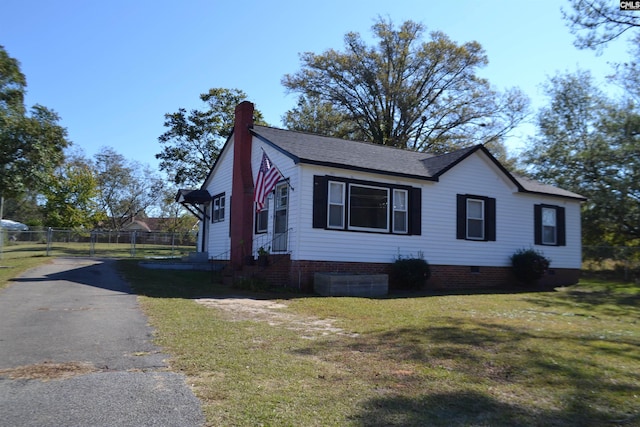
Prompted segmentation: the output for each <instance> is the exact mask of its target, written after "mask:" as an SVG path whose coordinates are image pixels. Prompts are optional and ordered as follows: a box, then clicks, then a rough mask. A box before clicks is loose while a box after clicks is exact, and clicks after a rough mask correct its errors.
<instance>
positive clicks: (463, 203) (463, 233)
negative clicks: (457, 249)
mask: <svg viewBox="0 0 640 427" xmlns="http://www.w3.org/2000/svg"><path fill="white" fill-rule="evenodd" d="M466 237H467V198H466V196H463V195H462V194H458V195H457V196H456V238H457V239H466Z"/></svg>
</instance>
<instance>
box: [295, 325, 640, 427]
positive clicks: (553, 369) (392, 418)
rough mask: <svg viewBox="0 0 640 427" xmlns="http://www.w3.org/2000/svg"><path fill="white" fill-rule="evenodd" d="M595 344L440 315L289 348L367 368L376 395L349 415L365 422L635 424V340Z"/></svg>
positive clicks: (639, 376)
mask: <svg viewBox="0 0 640 427" xmlns="http://www.w3.org/2000/svg"><path fill="white" fill-rule="evenodd" d="M443 324H445V326H442V325H443ZM601 343H602V342H590V341H585V340H584V339H583V338H582V337H581V336H580V335H571V334H567V335H565V334H563V333H553V332H549V331H538V330H536V329H528V328H519V327H513V326H506V325H497V324H492V323H489V322H478V321H475V320H463V319H455V318H446V319H442V320H441V323H439V324H438V325H433V326H425V327H420V328H401V329H397V330H392V331H387V332H382V333H377V334H371V335H366V336H361V337H359V338H358V339H356V340H344V341H343V340H339V341H336V340H333V341H330V342H324V343H323V342H322V341H318V342H316V343H312V344H310V345H308V346H307V347H306V348H303V349H299V350H298V351H297V352H298V353H299V354H304V355H312V356H314V357H318V358H327V359H329V360H342V361H345V362H344V363H346V364H347V370H358V369H362V368H361V366H372V368H369V369H372V370H375V371H376V374H375V380H374V381H375V383H376V387H377V388H378V389H379V390H380V391H381V393H379V394H380V395H379V396H376V397H373V398H370V399H368V400H366V401H365V402H364V403H363V404H362V406H361V408H360V410H359V413H358V414H357V415H356V416H355V419H356V420H358V422H359V423H360V424H361V425H363V426H393V425H402V426H414V425H415V426H418V425H434V426H468V425H491V426H511V425H536V426H537V425H540V426H542V425H563V426H564V425H568V426H601V425H624V423H626V422H627V421H625V420H633V421H630V422H636V421H640V420H638V419H637V418H635V417H637V416H638V414H639V413H638V410H637V397H634V396H638V395H639V394H640V372H639V370H638V369H639V368H640V365H639V363H638V357H637V354H638V353H639V352H640V344H639V343H638V342H635V341H633V340H622V341H617V340H616V341H613V340H612V341H609V342H606V345H607V348H608V353H607V352H602V351H601V347H600V344H601ZM354 355H356V356H354ZM350 359H354V361H353V362H351V361H350ZM350 363H353V366H351V365H349V364H350ZM398 369H401V370H403V371H404V372H405V373H404V374H403V376H402V377H401V378H400V379H399V378H398V376H397V375H395V374H394V371H395V370H398ZM439 389H445V390H454V391H450V392H446V393H445V392H439ZM470 389H472V390H470ZM424 390H432V392H431V393H429V394H425V393H424ZM512 395H513V396H515V397H516V398H515V399H511V398H510V396H512ZM523 402H526V403H523ZM541 402H544V403H541ZM549 408H553V409H549ZM621 420H622V421H621ZM623 421H624V422H623ZM628 425H634V424H628Z"/></svg>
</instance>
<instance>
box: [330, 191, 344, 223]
mask: <svg viewBox="0 0 640 427" xmlns="http://www.w3.org/2000/svg"><path fill="white" fill-rule="evenodd" d="M344 189H345V185H344V182H333V181H330V182H329V206H328V212H327V216H328V218H329V222H328V227H329V228H344Z"/></svg>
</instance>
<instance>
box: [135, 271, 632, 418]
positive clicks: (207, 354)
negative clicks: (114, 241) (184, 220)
mask: <svg viewBox="0 0 640 427" xmlns="http://www.w3.org/2000/svg"><path fill="white" fill-rule="evenodd" d="M123 269H124V270H123V271H125V273H126V275H127V277H128V278H129V280H130V281H131V282H132V283H133V284H134V287H135V289H136V290H137V291H138V292H139V293H140V294H141V295H144V296H142V297H141V303H142V305H143V307H144V309H145V310H146V312H147V314H148V315H149V317H150V319H151V322H152V324H153V325H154V326H155V328H156V330H157V341H158V343H159V344H160V345H162V346H163V347H164V348H165V349H166V350H167V351H168V352H169V353H170V354H171V355H172V356H173V357H172V361H171V365H172V367H173V368H174V369H175V370H178V371H181V372H183V373H184V374H186V375H187V377H188V380H189V382H190V383H191V384H193V386H194V390H195V392H196V394H197V395H198V397H199V398H200V399H201V400H202V402H203V406H204V411H205V414H206V417H207V422H208V425H211V426H216V425H234V426H253V425H274V426H275V425H278V426H289V425H290V426H293V425H296V426H316V425H317V426H392V425H398V426H400V425H401V426H412V425H415V426H418V425H433V426H467V425H474V426H479V425H482V426H484V425H487V426H488V425H491V426H511V425H536V426H538V425H545V426H547V425H551V426H553V425H562V426H565V425H569V426H601V425H640V409H638V408H640V289H639V287H638V286H637V285H629V284H618V283H612V282H601V281H584V282H582V283H581V284H580V285H577V286H573V287H568V288H563V289H558V290H557V291H555V292H545V293H542V292H540V293H514V294H504V293H501V294H476V295H462V294H460V295H433V296H416V297H402V298H385V299H363V298H321V297H313V296H302V295H284V294H273V295H265V294H262V295H259V296H258V297H260V298H274V299H276V300H278V301H280V302H283V303H285V304H287V305H288V308H287V309H286V310H285V311H286V312H287V313H289V314H296V315H298V316H304V317H314V318H323V319H326V318H330V319H333V323H334V324H335V325H336V326H339V327H341V328H342V329H344V330H345V331H347V332H353V333H357V334H358V336H355V337H353V336H346V335H337V334H328V335H324V336H322V335H316V337H315V339H309V338H308V337H305V334H304V333H302V332H301V331H299V330H292V329H288V328H285V327H284V326H283V325H277V324H275V325H270V324H269V323H268V322H265V321H261V320H257V319H251V318H249V319H247V320H238V319H231V318H230V317H229V314H228V313H224V312H222V311H221V310H219V309H215V308H207V307H203V306H201V305H199V304H196V303H195V302H194V301H192V300H191V299H190V298H192V297H194V296H204V295H218V296H228V295H230V294H234V295H239V294H241V293H240V291H234V290H230V289H228V288H225V287H222V286H220V285H217V284H215V283H212V282H211V277H210V275H209V274H210V273H202V272H188V273H186V272H167V271H161V272H153V271H148V270H146V271H144V272H141V271H140V270H139V269H138V268H137V267H136V266H135V265H134V264H133V263H130V262H129V263H126V264H125V265H124V266H123ZM253 296H254V297H256V295H253ZM307 335H308V334H307Z"/></svg>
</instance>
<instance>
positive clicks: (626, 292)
mask: <svg viewBox="0 0 640 427" xmlns="http://www.w3.org/2000/svg"><path fill="white" fill-rule="evenodd" d="M525 301H528V302H531V303H533V304H536V305H539V306H542V307H560V308H563V309H581V310H586V311H587V312H589V313H590V315H593V316H595V315H598V314H603V315H609V316H625V317H629V316H631V317H634V318H636V319H638V320H640V286H639V285H636V284H630V283H617V282H589V283H583V284H580V285H575V286H571V287H568V288H564V289H562V290H561V291H560V292H556V293H554V294H552V295H548V296H540V297H533V296H532V297H530V298H526V299H525Z"/></svg>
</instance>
